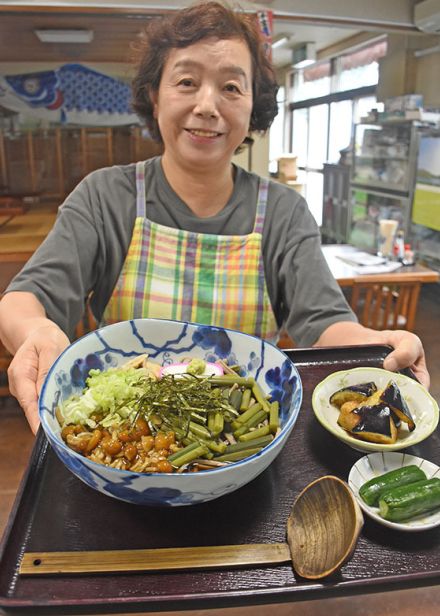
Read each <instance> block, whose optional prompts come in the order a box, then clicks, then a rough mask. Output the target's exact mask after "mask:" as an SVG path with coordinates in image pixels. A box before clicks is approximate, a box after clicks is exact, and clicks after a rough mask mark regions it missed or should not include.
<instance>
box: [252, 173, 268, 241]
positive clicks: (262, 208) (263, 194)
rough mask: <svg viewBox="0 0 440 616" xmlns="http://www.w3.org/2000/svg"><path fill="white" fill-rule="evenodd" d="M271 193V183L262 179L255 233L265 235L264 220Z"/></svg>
mask: <svg viewBox="0 0 440 616" xmlns="http://www.w3.org/2000/svg"><path fill="white" fill-rule="evenodd" d="M268 192H269V181H268V180H267V179H265V178H260V183H259V186H258V197H257V213H256V215H255V224H254V230H253V233H259V234H260V235H263V227H264V219H265V217H266V205H267V195H268Z"/></svg>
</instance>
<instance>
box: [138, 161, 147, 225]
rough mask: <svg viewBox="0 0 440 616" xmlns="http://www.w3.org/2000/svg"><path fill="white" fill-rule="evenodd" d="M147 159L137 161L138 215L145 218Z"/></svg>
mask: <svg viewBox="0 0 440 616" xmlns="http://www.w3.org/2000/svg"><path fill="white" fill-rule="evenodd" d="M145 210H146V203H145V161H143V160H140V161H138V162H137V163H136V216H137V218H145V213H146V211H145Z"/></svg>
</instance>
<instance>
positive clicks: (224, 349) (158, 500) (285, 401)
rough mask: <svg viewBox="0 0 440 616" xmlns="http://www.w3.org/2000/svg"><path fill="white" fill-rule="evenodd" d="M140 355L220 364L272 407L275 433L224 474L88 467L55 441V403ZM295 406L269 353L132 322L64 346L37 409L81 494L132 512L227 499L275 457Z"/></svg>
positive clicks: (291, 382) (198, 331) (273, 350)
mask: <svg viewBox="0 0 440 616" xmlns="http://www.w3.org/2000/svg"><path fill="white" fill-rule="evenodd" d="M141 353H148V354H149V357H150V359H152V360H154V361H156V362H158V363H160V364H161V365H167V364H169V363H173V362H178V361H180V360H181V359H182V358H183V357H188V356H191V357H196V358H201V359H205V360H206V361H215V360H216V359H224V360H226V361H228V363H231V364H236V365H239V366H240V373H241V374H242V375H243V376H253V377H254V378H255V380H256V381H257V382H258V384H259V385H260V387H261V388H262V389H263V391H264V392H265V393H267V394H270V395H271V397H272V399H276V400H278V401H279V403H280V420H281V431H280V433H279V434H278V435H277V437H276V438H275V439H274V440H273V441H272V442H271V443H270V444H269V445H268V446H267V447H265V448H264V449H263V450H262V451H260V452H259V453H257V454H255V455H253V456H251V457H249V458H247V459H245V460H241V461H239V462H235V463H233V464H230V465H228V466H226V467H221V468H216V469H213V470H209V471H200V472H198V473H187V474H185V473H181V474H172V473H156V474H154V473H134V472H130V471H123V470H117V469H114V468H109V467H106V466H103V465H100V464H96V463H95V462H92V461H91V460H88V459H87V458H85V457H84V456H82V455H80V454H78V453H76V452H75V451H73V450H71V449H69V448H68V447H67V446H66V445H65V444H64V442H63V440H62V438H61V436H60V426H59V424H58V421H57V419H56V415H55V411H56V407H57V405H58V403H59V401H60V400H65V399H66V398H68V397H69V396H71V395H72V394H74V393H81V391H82V389H83V388H84V384H85V379H86V378H87V375H88V373H89V370H90V369H92V368H99V369H100V370H106V369H107V368H110V367H112V366H118V365H121V364H123V363H125V362H126V361H128V360H129V359H130V358H133V357H136V356H137V355H139V354H141ZM301 402H302V384H301V378H300V376H299V374H298V371H297V370H296V368H295V366H294V364H293V363H292V362H291V361H290V359H289V358H288V357H287V356H286V355H285V354H284V353H283V352H282V351H281V350H280V349H278V348H277V347H275V346H273V345H272V344H271V343H269V342H266V341H263V340H261V339H259V338H255V337H254V336H250V335H248V334H243V333H240V332H237V331H232V330H227V329H221V328H217V327H210V326H206V325H198V324H195V323H183V322H180V321H167V320H161V319H135V320H132V321H124V322H121V323H116V324H114V325H108V326H107V327H103V328H101V329H98V330H96V331H93V332H91V333H89V334H87V335H85V336H83V337H82V338H80V339H79V340H76V341H75V342H74V343H73V344H71V345H70V346H69V347H68V348H67V349H66V350H65V351H64V352H63V353H62V354H61V355H60V356H59V357H58V359H57V360H56V361H55V363H54V364H53V366H52V368H51V370H50V372H49V373H48V375H47V377H46V380H45V383H44V385H43V388H42V390H41V395H40V401H39V414H40V419H41V424H42V427H43V430H44V432H45V434H46V436H47V438H48V440H49V442H50V444H51V445H52V447H53V448H54V450H55V452H56V454H57V455H58V457H59V458H60V460H61V461H62V462H63V463H64V464H65V465H66V466H67V468H68V469H69V470H70V471H72V473H73V474H74V475H76V476H77V477H78V478H79V479H81V480H82V481H84V482H85V483H86V484H87V485H88V486H90V487H92V488H94V489H96V490H98V491H99V492H102V493H103V494H107V495H108V496H112V497H114V498H117V499H120V500H123V501H128V502H131V503H136V504H139V505H154V506H177V505H192V504H196V503H202V502H205V501H209V500H212V499H215V498H218V497H219V496H223V495H224V494H227V493H229V492H232V491H234V490H236V489H238V488H240V487H241V486H243V485H245V484H246V483H248V482H249V481H252V479H254V478H255V477H257V476H258V475H259V474H260V473H262V472H263V471H264V470H265V469H266V468H267V467H268V466H269V464H271V462H272V461H273V460H274V459H275V458H276V456H277V455H278V454H279V453H280V451H281V450H282V448H283V446H284V445H285V443H286V441H287V438H288V437H289V435H290V433H291V431H292V429H293V427H294V425H295V422H296V419H297V417H298V413H299V410H300V407H301Z"/></svg>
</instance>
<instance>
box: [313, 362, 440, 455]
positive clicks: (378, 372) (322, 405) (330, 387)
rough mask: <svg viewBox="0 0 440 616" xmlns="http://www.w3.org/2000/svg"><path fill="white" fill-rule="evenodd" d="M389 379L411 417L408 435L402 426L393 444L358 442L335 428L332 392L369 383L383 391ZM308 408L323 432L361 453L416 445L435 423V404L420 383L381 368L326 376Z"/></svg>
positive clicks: (336, 416)
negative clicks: (412, 419)
mask: <svg viewBox="0 0 440 616" xmlns="http://www.w3.org/2000/svg"><path fill="white" fill-rule="evenodd" d="M391 379H392V380H393V381H395V383H396V384H397V386H398V387H399V389H400V391H401V393H402V396H403V397H404V398H405V400H406V402H407V404H408V406H409V409H410V411H411V414H412V416H413V418H414V421H415V424H416V427H415V429H414V430H413V431H412V432H410V431H409V430H408V429H407V428H406V426H401V427H400V428H399V431H398V437H397V441H396V442H395V443H391V444H382V443H372V442H369V441H361V440H360V439H358V438H356V437H355V436H352V435H351V434H349V433H348V432H347V431H346V430H344V429H343V428H341V426H339V424H338V416H339V409H338V408H336V407H335V406H333V405H332V404H330V396H331V395H332V394H333V393H335V391H338V390H339V389H342V388H343V387H346V386H348V385H356V384H359V383H366V382H369V381H374V382H375V383H376V385H377V387H378V388H383V387H386V385H387V383H388V382H389V381H390V380H391ZM312 406H313V411H314V413H315V416H316V418H317V420H318V421H319V423H320V424H321V425H322V426H324V428H326V430H328V431H329V432H331V433H332V434H333V435H334V436H336V437H337V438H339V439H340V440H341V441H343V442H344V443H346V444H347V445H350V447H353V449H357V450H358V451H365V452H369V451H398V450H400V449H405V448H406V447H411V446H412V445H416V444H417V443H420V442H421V441H423V440H425V439H426V438H428V436H430V434H432V433H433V432H434V430H435V428H436V427H437V424H438V420H439V408H438V404H437V402H436V401H435V400H434V398H433V397H432V396H431V395H430V394H429V393H428V391H427V390H426V389H425V388H424V387H423V386H422V385H420V383H418V382H417V381H415V380H414V379H411V378H410V377H408V376H405V375H403V374H399V373H395V372H389V371H388V370H383V369H382V368H352V369H351V370H340V371H339V372H334V373H333V374H330V375H329V376H328V377H327V378H326V379H324V380H323V381H321V382H320V383H319V384H318V385H317V386H316V387H315V389H314V391H313V395H312Z"/></svg>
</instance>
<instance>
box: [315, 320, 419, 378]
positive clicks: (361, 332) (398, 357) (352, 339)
mask: <svg viewBox="0 0 440 616" xmlns="http://www.w3.org/2000/svg"><path fill="white" fill-rule="evenodd" d="M352 344H385V345H389V346H391V347H393V349H394V350H393V351H392V352H391V353H390V354H389V355H387V357H386V358H385V360H384V363H383V367H384V368H385V369H386V370H390V371H391V372H395V371H396V370H402V369H403V368H410V369H411V370H412V371H413V372H414V375H415V376H416V378H417V379H418V380H419V381H420V383H421V384H422V385H424V386H425V387H426V389H428V388H429V383H430V378H429V372H428V369H427V366H426V358H425V351H424V350H423V345H422V342H421V340H420V338H419V337H418V336H416V335H415V334H413V333H412V332H408V331H405V330H383V331H377V330H375V329H369V328H367V327H363V326H362V325H360V324H359V323H352V322H341V323H334V324H333V325H330V327H328V328H327V329H326V330H325V331H324V332H323V333H322V334H321V336H320V337H319V339H318V341H317V342H316V344H315V346H341V345H352Z"/></svg>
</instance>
